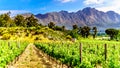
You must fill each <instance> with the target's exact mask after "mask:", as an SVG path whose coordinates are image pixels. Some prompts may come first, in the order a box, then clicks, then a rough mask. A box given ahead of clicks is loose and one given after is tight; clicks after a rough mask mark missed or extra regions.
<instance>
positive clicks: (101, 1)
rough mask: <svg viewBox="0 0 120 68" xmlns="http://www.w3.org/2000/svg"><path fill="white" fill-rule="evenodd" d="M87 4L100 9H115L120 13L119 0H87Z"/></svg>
mask: <svg viewBox="0 0 120 68" xmlns="http://www.w3.org/2000/svg"><path fill="white" fill-rule="evenodd" d="M83 3H84V5H85V6H90V7H94V8H96V9H98V10H100V11H104V12H107V11H111V10H112V11H115V12H117V13H119V14H120V1H119V0H111V1H110V0H85V1H84V2H83Z"/></svg>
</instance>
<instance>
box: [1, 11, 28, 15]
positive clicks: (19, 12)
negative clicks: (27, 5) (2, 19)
mask: <svg viewBox="0 0 120 68" xmlns="http://www.w3.org/2000/svg"><path fill="white" fill-rule="evenodd" d="M7 12H11V16H15V15H17V14H22V13H30V11H27V10H0V14H4V13H7Z"/></svg>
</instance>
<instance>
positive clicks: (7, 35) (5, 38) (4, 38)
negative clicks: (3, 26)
mask: <svg viewBox="0 0 120 68" xmlns="http://www.w3.org/2000/svg"><path fill="white" fill-rule="evenodd" d="M10 37H11V35H10V34H3V36H2V39H3V40H8V39H10Z"/></svg>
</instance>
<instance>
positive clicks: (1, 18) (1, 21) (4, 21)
mask: <svg viewBox="0 0 120 68" xmlns="http://www.w3.org/2000/svg"><path fill="white" fill-rule="evenodd" d="M12 24H13V21H12V19H11V18H10V13H5V14H1V15H0V26H1V27H10V26H12Z"/></svg>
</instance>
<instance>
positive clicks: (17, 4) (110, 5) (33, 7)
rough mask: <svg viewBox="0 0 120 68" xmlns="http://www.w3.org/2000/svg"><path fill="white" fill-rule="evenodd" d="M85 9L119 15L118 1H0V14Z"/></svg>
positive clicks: (119, 5)
mask: <svg viewBox="0 0 120 68" xmlns="http://www.w3.org/2000/svg"><path fill="white" fill-rule="evenodd" d="M85 7H92V8H96V9H98V10H100V11H104V12H106V11H111V10H112V11H115V12H117V13H119V14H120V0H0V14H1V13H6V12H8V11H10V12H11V14H12V15H16V14H21V13H33V14H38V13H41V14H45V13H48V12H54V11H57V12H58V11H61V10H65V11H69V12H76V11H78V10H82V9H83V8H85Z"/></svg>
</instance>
